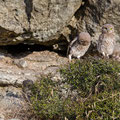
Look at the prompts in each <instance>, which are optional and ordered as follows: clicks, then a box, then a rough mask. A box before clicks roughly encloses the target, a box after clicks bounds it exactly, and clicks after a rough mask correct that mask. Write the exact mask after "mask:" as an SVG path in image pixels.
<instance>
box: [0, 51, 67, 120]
mask: <svg viewBox="0 0 120 120" xmlns="http://www.w3.org/2000/svg"><path fill="white" fill-rule="evenodd" d="M3 56H4V57H3ZM67 63H68V59H67V58H65V57H62V56H59V55H58V54H57V53H55V52H49V51H47V50H45V51H38V52H25V53H22V54H18V55H17V56H12V55H9V56H8V54H6V53H5V54H3V55H2V57H1V58H0V113H1V114H0V118H2V117H3V116H4V117H5V120H7V118H9V119H11V118H14V117H15V118H20V120H28V118H25V117H28V116H29V115H28V116H26V114H28V113H26V112H27V108H28V106H27V104H26V102H25V99H24V98H25V97H23V96H24V95H25V92H26V91H25V92H23V91H24V90H23V89H22V88H23V85H24V84H23V83H24V82H25V81H33V82H34V81H36V80H38V77H40V76H43V75H48V74H51V75H53V80H59V79H60V74H59V72H58V71H57V70H58V69H59V67H60V66H61V65H63V64H67ZM23 81H24V82H23ZM25 89H27V87H25ZM18 109H19V110H18ZM21 112H22V113H21ZM21 117H22V118H21ZM33 120H34V119H33Z"/></svg>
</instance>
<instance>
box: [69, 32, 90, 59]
mask: <svg viewBox="0 0 120 120" xmlns="http://www.w3.org/2000/svg"><path fill="white" fill-rule="evenodd" d="M90 42H91V37H90V35H89V33H87V32H81V33H80V34H79V35H78V36H77V37H76V38H75V39H74V40H73V41H72V42H71V43H70V45H69V46H68V50H67V54H68V57H69V61H71V59H72V57H76V58H78V59H79V58H80V57H82V56H83V55H84V54H85V53H86V52H87V50H88V48H89V46H90Z"/></svg>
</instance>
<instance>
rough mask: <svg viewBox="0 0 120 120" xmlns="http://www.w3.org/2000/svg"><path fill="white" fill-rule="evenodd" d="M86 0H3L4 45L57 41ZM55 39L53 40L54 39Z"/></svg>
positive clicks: (0, 34)
mask: <svg viewBox="0 0 120 120" xmlns="http://www.w3.org/2000/svg"><path fill="white" fill-rule="evenodd" d="M81 2H82V0H0V45H13V44H18V43H22V42H24V43H28V44H30V43H39V44H47V45H49V44H53V39H55V38H57V37H58V36H59V34H60V32H61V30H62V29H63V28H64V27H65V26H66V24H67V23H68V22H69V21H70V20H71V18H72V16H73V15H74V13H75V12H76V10H77V9H78V8H79V7H80V5H81ZM51 41H52V42H51Z"/></svg>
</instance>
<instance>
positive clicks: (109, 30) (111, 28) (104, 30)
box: [102, 24, 114, 33]
mask: <svg viewBox="0 0 120 120" xmlns="http://www.w3.org/2000/svg"><path fill="white" fill-rule="evenodd" d="M102 33H114V26H113V25H111V24H105V25H103V27H102Z"/></svg>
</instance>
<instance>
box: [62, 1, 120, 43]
mask: <svg viewBox="0 0 120 120" xmlns="http://www.w3.org/2000/svg"><path fill="white" fill-rule="evenodd" d="M119 10H120V1H119V0H85V3H84V5H83V6H81V7H80V9H79V10H78V11H77V12H76V13H75V15H74V17H73V18H72V19H71V22H70V24H69V26H68V27H67V28H66V29H65V31H63V35H65V36H69V37H70V39H73V38H74V36H75V35H76V32H78V31H80V32H81V31H87V32H89V33H90V35H91V36H92V40H93V41H95V42H96V41H97V40H98V37H99V35H100V33H101V27H102V25H104V24H106V23H110V24H113V25H114V27H115V30H116V31H115V32H116V35H117V38H118V40H119V37H120V34H119V32H120V29H119V26H120V12H119ZM67 30H68V31H69V32H68V33H66V31H67Z"/></svg>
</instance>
